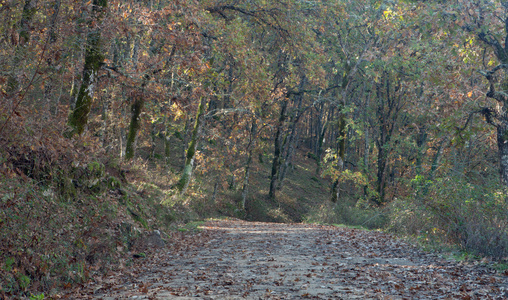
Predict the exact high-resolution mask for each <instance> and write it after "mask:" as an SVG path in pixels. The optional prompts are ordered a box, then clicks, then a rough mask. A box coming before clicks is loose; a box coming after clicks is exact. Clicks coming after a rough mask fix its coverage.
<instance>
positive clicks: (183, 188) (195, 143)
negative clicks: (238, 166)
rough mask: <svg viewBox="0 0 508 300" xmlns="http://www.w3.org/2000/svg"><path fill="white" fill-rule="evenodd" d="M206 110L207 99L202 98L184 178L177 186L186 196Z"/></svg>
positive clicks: (186, 160) (181, 178)
mask: <svg viewBox="0 0 508 300" xmlns="http://www.w3.org/2000/svg"><path fill="white" fill-rule="evenodd" d="M205 110H206V100H205V98H204V97H203V98H201V101H200V103H199V107H198V111H197V114H196V122H195V123H194V129H193V130H192V137H191V140H190V143H189V147H188V148H187V152H186V154H185V165H184V168H183V172H182V176H181V177H180V181H179V182H178V184H177V188H178V190H179V191H180V194H184V193H185V191H186V190H187V187H188V186H189V182H190V180H191V178H192V170H193V168H194V156H195V154H196V149H197V146H198V138H199V129H200V127H201V121H202V117H203V114H204V112H205Z"/></svg>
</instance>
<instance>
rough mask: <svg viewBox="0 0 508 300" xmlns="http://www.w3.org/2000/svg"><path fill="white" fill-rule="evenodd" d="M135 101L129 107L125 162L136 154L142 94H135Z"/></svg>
mask: <svg viewBox="0 0 508 300" xmlns="http://www.w3.org/2000/svg"><path fill="white" fill-rule="evenodd" d="M134 97H135V100H134V103H133V104H132V106H131V123H130V125H129V133H128V134H127V143H126V145H125V160H130V159H132V158H133V157H134V155H135V154H136V142H137V135H138V131H139V128H140V127H141V122H140V115H141V111H142V110H143V106H144V104H145V99H144V97H143V93H142V92H136V93H135V96H134Z"/></svg>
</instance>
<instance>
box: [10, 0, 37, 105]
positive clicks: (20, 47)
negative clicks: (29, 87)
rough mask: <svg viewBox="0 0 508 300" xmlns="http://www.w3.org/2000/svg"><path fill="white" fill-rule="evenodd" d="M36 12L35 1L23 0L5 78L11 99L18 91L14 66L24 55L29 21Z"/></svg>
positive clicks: (28, 34)
mask: <svg viewBox="0 0 508 300" xmlns="http://www.w3.org/2000/svg"><path fill="white" fill-rule="evenodd" d="M36 12H37V1H36V0H25V4H24V6H23V12H22V13H21V20H20V22H19V30H18V32H17V35H18V37H19V38H18V39H17V41H15V42H16V43H18V44H17V47H16V51H15V53H14V57H13V61H12V70H10V72H9V73H10V74H9V76H8V78H7V89H6V92H7V98H9V99H11V100H12V97H13V96H14V95H15V94H16V93H18V91H19V82H18V79H17V76H16V68H17V67H18V65H19V64H20V63H21V60H22V56H23V55H24V49H25V48H26V46H27V44H28V42H29V41H30V23H31V22H32V19H33V16H34V15H35V13H36Z"/></svg>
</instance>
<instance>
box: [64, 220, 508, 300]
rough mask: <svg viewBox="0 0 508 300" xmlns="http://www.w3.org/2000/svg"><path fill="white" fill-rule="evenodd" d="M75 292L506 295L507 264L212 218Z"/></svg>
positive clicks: (386, 239) (398, 243) (313, 229)
mask: <svg viewBox="0 0 508 300" xmlns="http://www.w3.org/2000/svg"><path fill="white" fill-rule="evenodd" d="M66 296H67V298H72V299H76V298H79V299H87V298H90V299H508V272H507V271H496V270H493V269H491V268H489V267H488V266H487V265H486V264H483V263H481V262H457V261H454V260H449V259H446V258H444V257H442V256H440V255H438V254H433V253H427V252H423V251H420V250H418V249H417V248H416V247H414V246H412V245H410V244H409V243H407V242H404V241H403V240H400V239H396V238H394V237H392V236H391V235H389V234H386V233H382V232H378V231H366V230H359V229H351V228H339V227H332V226H320V225H309V224H276V223H259V222H246V221H238V220H221V221H209V222H206V223H205V224H204V225H203V226H201V230H199V231H195V232H178V233H174V235H173V236H172V238H171V240H170V241H169V243H168V246H166V247H165V248H162V249H159V250H158V251H157V252H156V253H153V254H151V255H149V256H148V257H146V258H140V259H137V260H136V261H135V262H134V264H133V265H131V266H129V267H125V268H124V269H123V270H121V271H118V272H116V273H109V274H107V275H105V276H103V277H101V278H95V279H94V280H93V281H92V282H90V283H89V284H88V285H85V286H83V287H80V288H79V289H77V290H74V291H73V292H72V294H69V295H66Z"/></svg>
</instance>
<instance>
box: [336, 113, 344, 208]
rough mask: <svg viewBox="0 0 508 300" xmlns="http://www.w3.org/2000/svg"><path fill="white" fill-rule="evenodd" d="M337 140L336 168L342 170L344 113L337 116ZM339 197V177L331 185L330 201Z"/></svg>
mask: <svg viewBox="0 0 508 300" xmlns="http://www.w3.org/2000/svg"><path fill="white" fill-rule="evenodd" d="M338 131H339V141H338V143H337V160H338V162H337V168H338V169H339V172H342V171H343V170H344V159H345V154H346V138H347V132H346V117H345V115H344V113H342V112H341V113H340V116H339V129H338ZM339 199H340V182H339V179H337V180H335V182H334V183H333V186H332V202H337V201H338V200H339Z"/></svg>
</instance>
